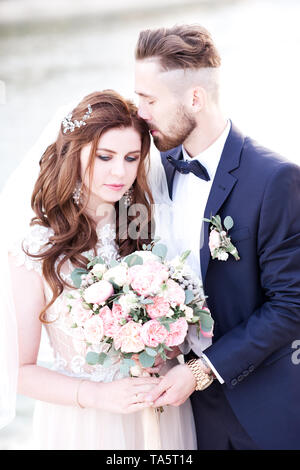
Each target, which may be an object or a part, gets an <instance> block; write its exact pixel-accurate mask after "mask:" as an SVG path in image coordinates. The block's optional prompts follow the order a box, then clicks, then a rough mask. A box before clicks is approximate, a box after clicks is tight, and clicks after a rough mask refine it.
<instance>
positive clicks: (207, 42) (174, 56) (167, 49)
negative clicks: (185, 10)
mask: <svg viewBox="0 0 300 470" xmlns="http://www.w3.org/2000/svg"><path fill="white" fill-rule="evenodd" d="M135 58H136V60H142V59H149V58H157V59H159V62H160V65H161V67H162V69H163V70H174V69H178V68H181V69H188V68H194V69H198V68H200V67H219V66H220V65H221V58H220V55H219V53H218V51H217V49H216V46H215V45H214V43H213V40H212V38H211V35H210V33H209V32H208V31H207V30H206V29H205V28H203V26H200V25H198V24H195V25H175V26H173V27H171V28H158V29H152V30H151V29H146V30H144V31H141V32H140V35H139V38H138V42H137V45H136V50H135Z"/></svg>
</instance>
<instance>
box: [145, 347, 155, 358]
mask: <svg viewBox="0 0 300 470" xmlns="http://www.w3.org/2000/svg"><path fill="white" fill-rule="evenodd" d="M146 353H147V354H148V356H151V357H156V356H157V351H155V349H152V348H146Z"/></svg>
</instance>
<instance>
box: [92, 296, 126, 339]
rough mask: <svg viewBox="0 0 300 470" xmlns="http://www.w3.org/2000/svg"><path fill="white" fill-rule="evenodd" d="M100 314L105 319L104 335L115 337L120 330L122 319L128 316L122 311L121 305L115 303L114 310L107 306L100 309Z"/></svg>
mask: <svg viewBox="0 0 300 470" xmlns="http://www.w3.org/2000/svg"><path fill="white" fill-rule="evenodd" d="M99 315H100V317H101V318H102V320H103V327H104V335H105V336H110V337H114V336H115V335H116V334H117V333H118V332H119V330H120V328H121V325H120V321H121V320H122V319H124V318H126V317H127V316H126V315H125V314H124V312H123V311H122V308H121V305H118V304H113V308H112V310H111V309H110V308H109V307H107V306H105V307H103V308H101V309H100V311H99Z"/></svg>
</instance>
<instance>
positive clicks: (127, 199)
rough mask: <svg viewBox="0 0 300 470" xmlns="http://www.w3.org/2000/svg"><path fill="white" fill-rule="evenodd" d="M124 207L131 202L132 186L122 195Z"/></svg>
mask: <svg viewBox="0 0 300 470" xmlns="http://www.w3.org/2000/svg"><path fill="white" fill-rule="evenodd" d="M123 200H124V205H125V207H128V206H130V205H131V204H132V203H133V188H130V189H128V190H127V191H126V192H125V193H124V195H123Z"/></svg>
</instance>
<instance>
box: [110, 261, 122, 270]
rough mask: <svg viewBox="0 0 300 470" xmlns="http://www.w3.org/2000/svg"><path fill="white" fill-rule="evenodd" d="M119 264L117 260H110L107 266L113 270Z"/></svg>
mask: <svg viewBox="0 0 300 470" xmlns="http://www.w3.org/2000/svg"><path fill="white" fill-rule="evenodd" d="M119 264H120V263H119V262H118V261H117V260H115V259H113V260H111V262H110V263H109V266H110V267H111V268H115V267H116V266H119Z"/></svg>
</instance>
